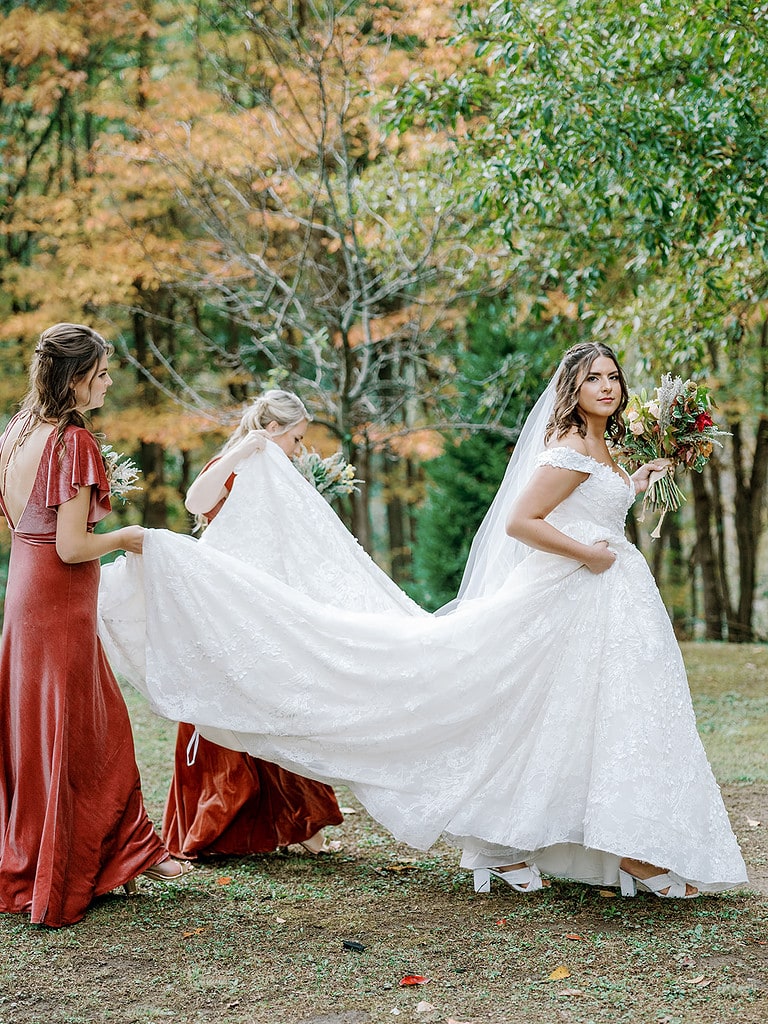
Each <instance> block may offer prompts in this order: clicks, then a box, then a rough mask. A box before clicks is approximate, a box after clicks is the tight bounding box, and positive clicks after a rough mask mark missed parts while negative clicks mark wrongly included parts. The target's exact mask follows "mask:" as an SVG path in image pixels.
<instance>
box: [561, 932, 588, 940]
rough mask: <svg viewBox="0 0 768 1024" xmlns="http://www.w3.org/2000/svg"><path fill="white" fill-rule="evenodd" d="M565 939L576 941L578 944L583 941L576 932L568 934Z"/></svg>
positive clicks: (581, 936)
mask: <svg viewBox="0 0 768 1024" xmlns="http://www.w3.org/2000/svg"><path fill="white" fill-rule="evenodd" d="M565 937H566V939H578V941H579V942H584V941H585V939H584V936H583V935H577V934H576V932H568V933H567V934H566V936H565Z"/></svg>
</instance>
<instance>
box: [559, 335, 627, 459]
mask: <svg viewBox="0 0 768 1024" xmlns="http://www.w3.org/2000/svg"><path fill="white" fill-rule="evenodd" d="M600 356H605V357H606V358H607V359H611V360H612V361H613V363H614V365H615V367H616V372H617V373H618V375H619V383H620V385H621V401H620V402H619V405H618V408H617V409H616V411H615V412H613V413H611V415H610V416H609V417H608V422H607V423H606V425H605V436H606V437H607V438H608V439H609V440H611V441H613V442H614V443H618V442H619V441H621V440H622V438H623V437H624V434H625V433H626V427H625V426H624V419H623V417H622V415H621V414H622V413H623V412H624V410H625V409H626V407H627V402H628V401H629V392H628V390H627V382H626V380H625V379H624V374H623V372H622V369H621V367H620V366H619V361H618V359H617V358H616V356H615V354H614V352H613V350H612V349H610V348H608V346H607V345H603V344H602V343H600V342H593V341H586V342H582V343H581V344H580V345H574V346H573V347H572V348H569V349H568V351H567V352H566V353H565V355H564V356H563V358H562V360H561V361H560V366H559V368H558V371H557V383H556V385H555V388H556V390H555V407H554V409H553V410H552V415H551V416H550V418H549V422H548V423H547V429H546V430H545V432H544V443H545V444H546V443H548V442H549V440H550V438H552V437H556V438H561V437H564V436H565V435H566V434H567V433H568V431H569V430H571V429H573V428H574V427H575V428H576V430H577V431H578V433H579V435H580V436H581V437H585V436H586V433H587V424H586V422H585V421H584V417H583V416H582V415H581V413H580V412H579V391H580V389H581V385H582V384H583V383H584V380H585V378H586V377H587V374H588V373H589V371H590V369H591V368H592V364H593V363H594V361H595V360H596V359H599V358H600Z"/></svg>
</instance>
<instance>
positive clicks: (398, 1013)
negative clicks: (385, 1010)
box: [389, 1007, 400, 1017]
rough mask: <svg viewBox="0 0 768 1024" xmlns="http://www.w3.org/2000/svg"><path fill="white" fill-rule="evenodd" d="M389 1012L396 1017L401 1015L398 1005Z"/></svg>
mask: <svg viewBox="0 0 768 1024" xmlns="http://www.w3.org/2000/svg"><path fill="white" fill-rule="evenodd" d="M389 1012H390V1013H391V1014H393V1015H394V1016H395V1017H399V1016H400V1011H399V1010H398V1008H397V1007H395V1008H394V1010H390V1011H389Z"/></svg>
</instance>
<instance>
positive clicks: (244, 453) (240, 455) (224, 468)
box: [184, 430, 267, 516]
mask: <svg viewBox="0 0 768 1024" xmlns="http://www.w3.org/2000/svg"><path fill="white" fill-rule="evenodd" d="M266 443H267V440H266V434H265V433H264V432H262V431H260V430H253V431H251V433H250V434H247V435H246V436H245V437H244V438H243V439H242V441H240V442H239V444H236V445H235V446H234V448H230V450H229V451H228V452H225V453H224V454H223V455H222V456H221V458H220V459H217V460H216V462H214V463H213V465H212V466H208V467H207V468H206V469H204V470H203V471H202V473H200V474H199V475H198V476H197V477H196V478H195V479H194V480H193V481H192V483H191V484H190V487H189V490H188V491H187V496H186V498H185V499H184V504H185V506H186V508H187V511H189V512H191V513H192V515H193V516H204V515H205V513H206V512H210V511H211V509H212V508H214V507H215V506H216V505H218V503H219V502H220V501H221V499H222V498H226V496H227V489H226V487H225V486H224V485H225V484H226V482H227V480H229V478H230V476H231V475H232V473H233V472H234V470H235V466H237V464H238V463H239V462H242V461H243V459H247V458H248V456H249V455H253V454H254V452H263V451H264V447H265V445H266Z"/></svg>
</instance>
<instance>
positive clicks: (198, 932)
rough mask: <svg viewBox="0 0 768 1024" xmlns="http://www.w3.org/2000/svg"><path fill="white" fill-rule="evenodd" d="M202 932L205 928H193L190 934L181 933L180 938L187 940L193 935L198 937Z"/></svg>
mask: <svg viewBox="0 0 768 1024" xmlns="http://www.w3.org/2000/svg"><path fill="white" fill-rule="evenodd" d="M204 931H205V928H195V930H194V931H191V932H182V937H183V938H185V939H189V938H191V937H192V936H193V935H200V933H201V932H204Z"/></svg>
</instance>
